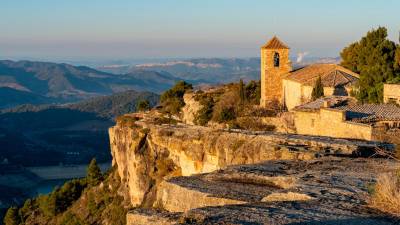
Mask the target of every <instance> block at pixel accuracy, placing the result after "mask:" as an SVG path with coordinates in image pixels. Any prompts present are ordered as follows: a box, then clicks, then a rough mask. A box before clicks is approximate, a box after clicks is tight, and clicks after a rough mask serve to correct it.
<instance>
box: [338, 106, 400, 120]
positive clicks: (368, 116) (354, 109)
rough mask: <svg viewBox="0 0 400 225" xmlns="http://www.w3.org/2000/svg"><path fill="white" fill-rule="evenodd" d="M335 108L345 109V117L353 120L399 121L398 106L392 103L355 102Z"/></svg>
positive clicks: (399, 108) (399, 111) (399, 112)
mask: <svg viewBox="0 0 400 225" xmlns="http://www.w3.org/2000/svg"><path fill="white" fill-rule="evenodd" d="M337 109H339V110H344V111H346V118H347V119H348V120H352V121H355V122H363V123H368V122H376V121H382V120H389V121H400V107H398V106H396V105H392V104H363V105H359V104H356V105H347V106H340V107H337Z"/></svg>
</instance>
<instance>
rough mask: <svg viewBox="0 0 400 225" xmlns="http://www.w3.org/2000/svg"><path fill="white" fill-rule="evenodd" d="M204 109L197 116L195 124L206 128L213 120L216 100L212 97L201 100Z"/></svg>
mask: <svg viewBox="0 0 400 225" xmlns="http://www.w3.org/2000/svg"><path fill="white" fill-rule="evenodd" d="M200 104H201V105H202V108H201V109H200V110H199V111H198V112H197V113H196V114H195V118H194V123H195V124H197V125H201V126H204V125H206V124H207V123H208V121H210V120H211V118H212V114H213V107H214V100H213V98H212V97H210V96H206V97H204V98H202V99H200Z"/></svg>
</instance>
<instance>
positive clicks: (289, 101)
mask: <svg viewBox="0 0 400 225" xmlns="http://www.w3.org/2000/svg"><path fill="white" fill-rule="evenodd" d="M319 77H321V81H322V85H323V86H324V95H325V96H349V95H350V92H351V91H352V89H353V87H354V85H355V84H356V83H357V81H358V79H359V75H358V74H356V73H354V72H352V71H350V70H348V69H346V68H344V67H342V66H339V65H336V64H313V65H309V66H306V67H304V68H301V69H298V70H295V71H292V72H290V73H289V74H287V75H286V76H285V77H284V78H283V81H282V88H283V103H284V104H285V106H286V108H287V109H289V110H291V109H293V108H294V107H296V106H298V105H301V104H304V103H306V102H309V101H311V100H312V98H311V93H312V90H313V88H314V84H315V82H316V80H317V79H318V78H319Z"/></svg>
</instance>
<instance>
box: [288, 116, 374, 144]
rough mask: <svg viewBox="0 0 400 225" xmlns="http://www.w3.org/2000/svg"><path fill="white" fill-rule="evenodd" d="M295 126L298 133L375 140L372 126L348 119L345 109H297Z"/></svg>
mask: <svg viewBox="0 0 400 225" xmlns="http://www.w3.org/2000/svg"><path fill="white" fill-rule="evenodd" d="M295 126H296V131H297V133H298V134H306V135H316V136H328V137H336V138H349V139H362V140H373V127H372V126H370V125H367V124H361V123H353V122H349V121H346V120H345V114H344V111H339V110H334V109H320V110H319V111H312V112H303V111H296V112H295Z"/></svg>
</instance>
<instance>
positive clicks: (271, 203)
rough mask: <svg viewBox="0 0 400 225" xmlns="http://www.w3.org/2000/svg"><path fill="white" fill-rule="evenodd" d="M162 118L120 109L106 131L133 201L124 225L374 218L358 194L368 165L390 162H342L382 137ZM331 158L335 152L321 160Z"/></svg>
mask: <svg viewBox="0 0 400 225" xmlns="http://www.w3.org/2000/svg"><path fill="white" fill-rule="evenodd" d="M160 118H162V116H161V115H159V114H157V113H154V112H153V115H151V114H131V115H126V116H125V118H124V119H123V120H120V121H119V122H118V123H117V125H115V126H114V127H112V128H110V129H109V135H110V142H111V149H112V156H113V164H114V165H117V166H118V173H119V176H120V177H121V181H122V183H123V184H124V185H123V186H122V187H121V190H120V192H123V193H124V195H125V198H126V199H129V201H130V203H131V206H132V207H137V209H135V210H134V211H132V212H131V213H129V214H128V215H127V219H128V224H152V223H153V224H174V223H177V222H179V221H180V222H182V220H183V222H185V221H186V222H187V220H195V222H196V221H197V222H199V223H211V224H212V223H216V222H221V221H231V222H232V223H234V224H243V223H254V224H265V223H272V224H286V223H294V222H296V223H297V222H299V223H300V222H307V221H311V220H315V221H317V222H318V221H328V220H332V219H333V218H334V216H337V217H340V218H342V219H343V221H347V220H348V219H350V220H352V219H356V220H354V221H357V219H359V218H362V219H365V218H370V217H376V216H379V215H380V214H378V213H376V212H371V211H370V210H368V209H367V208H366V206H365V201H364V200H363V199H364V198H363V197H362V195H364V194H365V193H366V190H367V188H366V187H367V186H368V183H369V182H372V181H374V179H375V176H376V171H382V170H383V169H384V170H393V169H395V167H396V165H395V164H394V163H393V162H391V161H389V160H372V159H362V160H359V161H357V160H351V159H347V158H348V157H354V156H360V155H368V154H371V152H373V150H374V149H375V147H376V146H378V145H381V143H375V142H366V141H351V140H344V139H332V138H324V137H310V136H301V135H286V134H277V133H268V132H246V131H239V130H217V129H211V128H205V127H198V126H191V125H185V124H173V123H168V124H166V123H165V122H171V121H172V120H168V119H166V118H164V119H160ZM381 147H386V148H389V149H390V148H392V147H393V146H390V145H382V146H381ZM334 156H335V157H337V156H340V157H342V158H329V157H334ZM327 157H328V158H327ZM343 157H344V158H343ZM282 160H284V161H282ZM310 160H311V161H310ZM363 160H364V161H363ZM307 161H309V162H307ZM257 163H260V164H257ZM240 165H241V166H240ZM232 166H233V167H232ZM144 209H147V210H144ZM154 209H158V211H154ZM332 209H336V211H334V212H335V214H330V213H331V210H332ZM159 210H161V211H159ZM233 213H235V215H237V216H232V215H233ZM193 215H194V217H193ZM333 215H334V216H333ZM313 217H315V218H313ZM365 221H366V222H368V221H369V223H370V224H374V223H376V222H377V221H378V222H379V223H381V224H386V223H387V221H388V220H386V219H371V220H365ZM390 222H391V221H389V222H388V223H390Z"/></svg>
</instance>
